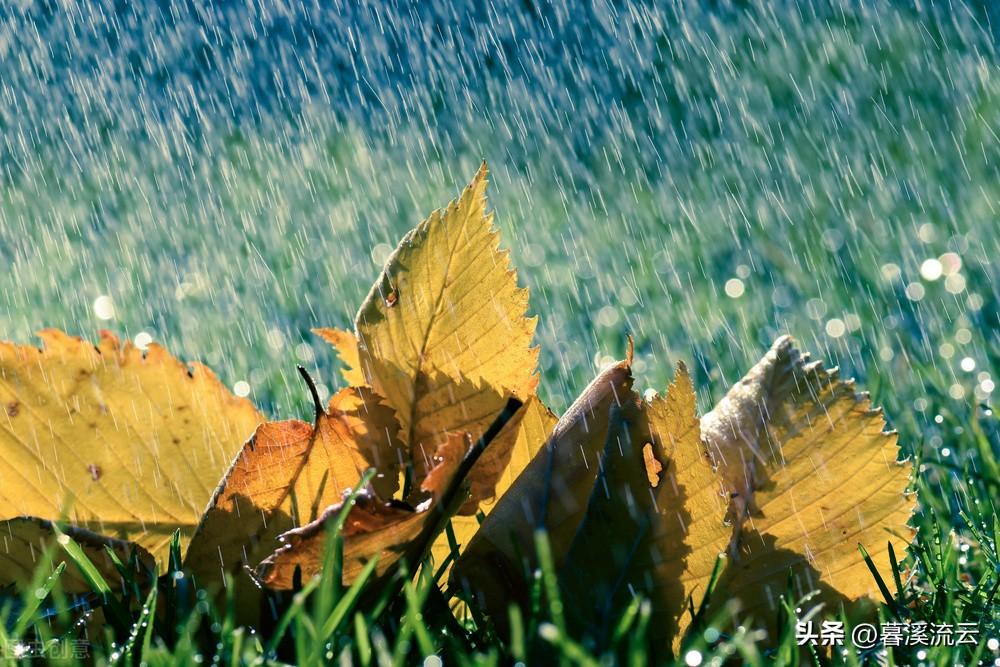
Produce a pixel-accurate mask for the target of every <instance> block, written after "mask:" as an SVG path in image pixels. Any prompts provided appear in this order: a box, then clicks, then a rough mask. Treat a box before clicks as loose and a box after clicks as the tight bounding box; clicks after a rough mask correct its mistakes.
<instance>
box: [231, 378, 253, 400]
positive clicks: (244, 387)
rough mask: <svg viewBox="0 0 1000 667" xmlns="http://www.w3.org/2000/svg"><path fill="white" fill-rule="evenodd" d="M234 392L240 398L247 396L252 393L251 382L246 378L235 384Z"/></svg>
mask: <svg viewBox="0 0 1000 667" xmlns="http://www.w3.org/2000/svg"><path fill="white" fill-rule="evenodd" d="M233 393H234V394H236V395H237V396H239V397H240V398H246V397H247V396H249V395H250V383H249V382H247V381H246V380H240V381H239V382H237V383H236V384H234V385H233Z"/></svg>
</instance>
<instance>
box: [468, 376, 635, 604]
mask: <svg viewBox="0 0 1000 667" xmlns="http://www.w3.org/2000/svg"><path fill="white" fill-rule="evenodd" d="M631 387H632V374H631V371H630V370H629V363H628V362H627V361H623V362H620V363H618V364H615V365H614V366H611V367H609V368H607V369H605V370H604V371H602V372H601V373H600V374H599V375H598V376H597V377H596V378H595V379H594V380H593V381H592V382H591V383H590V384H589V385H588V386H587V388H586V389H584V391H583V392H582V393H581V394H580V396H579V397H578V398H577V399H576V401H574V403H573V405H571V406H570V408H569V409H568V410H567V411H566V413H565V414H564V415H563V416H562V417H561V418H560V419H559V421H558V422H557V424H556V425H555V428H554V429H553V431H552V433H551V435H550V436H549V438H548V440H547V441H546V443H545V445H544V446H543V447H542V448H541V449H540V450H539V451H538V452H537V454H536V455H535V456H534V458H533V459H532V460H531V462H530V463H529V464H528V466H527V467H526V468H525V469H524V471H523V472H522V473H521V474H520V475H519V476H518V477H517V479H516V480H515V481H514V483H513V484H512V485H511V486H510V487H509V489H508V490H507V492H506V493H505V494H504V495H503V496H501V497H500V498H499V500H498V501H497V503H496V505H495V506H494V507H493V509H492V511H491V512H490V514H489V515H488V516H487V517H486V520H485V521H484V522H483V524H482V526H481V527H480V529H479V531H478V532H477V533H476V534H475V536H474V537H473V538H472V540H471V542H470V543H469V545H468V547H467V548H466V549H465V551H464V553H463V554H462V556H461V557H460V558H459V560H458V562H457V563H456V565H455V569H454V570H453V571H452V575H451V585H452V586H454V587H459V588H463V589H465V590H467V591H468V592H469V593H471V594H472V595H473V596H474V597H475V598H476V599H477V600H478V601H479V603H480V604H481V605H482V606H484V607H485V608H486V609H487V610H488V611H489V612H490V613H491V615H492V616H493V617H494V620H499V621H500V622H502V619H504V618H506V613H507V605H508V604H509V603H510V602H511V601H519V602H522V603H526V600H527V595H528V589H529V583H528V581H527V580H526V578H525V573H526V572H532V571H533V570H534V569H535V568H536V567H537V565H538V563H537V559H536V555H535V549H534V531H535V529H536V528H538V527H544V528H546V529H547V531H548V533H549V540H550V542H551V544H552V549H553V553H554V554H555V555H556V556H557V559H559V562H558V563H557V565H558V564H561V558H560V557H561V556H564V555H565V552H566V550H567V549H568V547H569V544H570V542H571V541H572V539H573V535H574V533H575V532H576V527H577V525H578V524H579V522H580V520H581V518H582V517H583V513H584V511H585V510H586V506H587V498H588V496H589V495H590V491H591V488H592V487H593V484H594V480H595V478H596V476H597V470H598V465H597V463H598V461H599V459H600V456H601V451H602V450H603V446H604V437H605V434H606V432H607V420H608V410H609V408H610V406H611V405H613V404H618V405H620V404H622V402H623V401H626V400H628V397H629V396H630V392H631Z"/></svg>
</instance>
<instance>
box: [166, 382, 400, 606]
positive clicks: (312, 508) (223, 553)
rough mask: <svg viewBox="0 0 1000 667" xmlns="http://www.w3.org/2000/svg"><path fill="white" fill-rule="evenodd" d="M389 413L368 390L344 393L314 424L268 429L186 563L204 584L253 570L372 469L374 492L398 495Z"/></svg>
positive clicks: (243, 457)
mask: <svg viewBox="0 0 1000 667" xmlns="http://www.w3.org/2000/svg"><path fill="white" fill-rule="evenodd" d="M398 431H399V425H398V424H397V422H396V420H395V416H394V414H393V411H392V409H391V408H390V407H388V406H387V405H385V404H384V403H382V402H381V400H380V399H379V397H377V396H376V395H375V394H374V393H373V392H372V390H371V389H370V388H368V387H349V388H346V389H342V390H340V391H339V392H337V393H336V394H334V396H333V397H332V398H331V399H330V402H329V405H328V407H327V408H326V410H319V414H318V416H317V420H316V423H315V424H307V423H305V422H302V421H298V420H292V421H283V422H267V423H264V424H261V425H260V426H259V427H258V429H257V431H256V433H254V435H253V437H252V438H251V439H250V440H249V441H248V442H247V443H246V445H245V446H244V447H243V451H242V452H240V455H239V457H238V458H237V459H236V461H235V462H234V463H233V465H232V467H231V468H230V470H229V472H228V473H226V476H225V478H224V479H223V481H222V483H221V484H220V485H219V488H218V490H217V492H216V494H215V496H214V497H213V498H212V502H211V504H210V506H209V509H208V510H207V511H206V513H205V516H204V519H203V521H202V524H201V526H199V529H198V532H197V534H196V536H195V538H194V540H193V541H192V543H191V548H190V549H189V550H188V554H187V557H186V559H185V562H186V564H187V566H188V567H189V568H190V569H191V570H192V571H193V572H194V573H195V576H196V577H197V579H198V582H199V585H201V586H203V587H208V588H212V587H217V586H218V584H219V583H220V582H221V581H222V578H223V576H224V574H225V573H226V572H228V573H230V574H234V575H235V574H238V573H240V572H241V571H243V570H244V568H245V567H254V566H256V565H257V564H258V563H260V562H261V561H262V560H263V559H264V558H265V557H266V556H267V555H269V554H270V553H272V552H273V551H274V550H275V549H277V548H278V547H279V543H278V536H279V535H280V534H281V533H283V532H286V531H288V530H291V529H293V528H294V527H295V526H296V525H297V524H299V523H303V524H304V523H308V522H312V521H315V520H317V517H320V516H322V514H323V513H324V511H325V510H326V509H327V508H328V507H329V506H331V505H335V504H338V503H340V502H341V500H343V498H344V494H345V493H346V492H349V491H350V490H351V489H353V488H354V487H355V486H356V485H357V484H358V482H359V481H360V480H361V478H362V476H363V475H364V473H365V472H366V471H367V470H368V469H369V468H375V469H376V470H378V471H379V473H378V475H377V476H376V477H375V478H374V479H373V480H372V482H371V485H372V487H373V492H374V493H377V494H379V495H381V497H383V498H392V496H393V494H394V493H395V492H396V490H397V489H398V488H399V472H400V469H401V460H402V457H403V448H402V445H401V444H400V442H399V440H398Z"/></svg>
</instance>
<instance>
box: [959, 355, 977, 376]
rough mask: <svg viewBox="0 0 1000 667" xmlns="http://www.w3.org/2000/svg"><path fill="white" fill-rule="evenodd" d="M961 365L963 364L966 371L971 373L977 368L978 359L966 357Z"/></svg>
mask: <svg viewBox="0 0 1000 667" xmlns="http://www.w3.org/2000/svg"><path fill="white" fill-rule="evenodd" d="M959 366H961V368H962V370H963V371H965V372H966V373H971V372H972V371H974V370H976V360H975V359H973V358H972V357H965V358H963V359H962V361H961V362H960V363H959Z"/></svg>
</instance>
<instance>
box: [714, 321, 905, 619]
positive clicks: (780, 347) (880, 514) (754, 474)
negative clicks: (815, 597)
mask: <svg viewBox="0 0 1000 667" xmlns="http://www.w3.org/2000/svg"><path fill="white" fill-rule="evenodd" d="M884 428H885V422H884V420H883V417H882V413H881V410H877V409H872V408H871V406H870V401H869V399H868V396H867V394H858V393H856V392H855V391H854V383H853V382H852V381H848V382H845V381H842V380H840V379H839V377H838V373H837V371H836V370H835V369H834V370H826V369H824V368H823V365H822V363H821V362H810V361H809V360H808V355H803V354H800V353H799V351H798V350H796V349H795V346H794V342H793V341H792V339H791V338H789V337H787V336H786V337H782V338H780V339H778V340H777V341H776V342H775V343H774V345H773V346H772V348H771V350H770V351H769V352H768V353H767V355H766V356H765V357H764V358H763V359H762V360H761V361H760V362H759V363H758V364H757V365H756V366H754V368H753V369H751V371H750V372H749V373H748V374H747V376H746V377H745V378H744V379H743V380H742V381H741V382H739V383H737V384H736V385H735V386H734V387H733V388H732V389H731V390H730V392H729V393H728V394H727V395H726V397H725V398H724V399H723V400H722V401H721V402H720V403H719V405H718V406H716V408H715V409H714V410H713V411H712V412H711V413H709V414H707V415H705V417H704V418H703V419H702V432H703V437H704V439H705V442H706V444H707V446H708V449H709V452H710V454H711V455H712V457H713V459H714V460H715V462H716V463H717V465H718V468H719V471H720V472H721V473H722V474H723V480H724V483H725V485H726V488H727V491H729V492H730V493H731V494H733V503H732V505H731V507H730V509H729V516H730V518H731V519H734V526H733V529H732V531H731V532H730V533H729V534H727V539H726V542H727V543H728V550H729V552H730V554H731V556H732V560H733V562H731V563H730V564H729V567H728V570H727V571H726V572H725V573H724V576H723V584H722V586H720V588H724V589H725V595H726V596H727V597H734V598H737V599H739V600H740V601H741V602H742V603H743V609H744V611H745V613H752V614H755V615H756V616H757V617H758V618H768V617H773V613H772V612H773V610H774V609H775V607H776V605H777V598H778V595H780V594H782V593H784V591H785V589H786V581H787V573H788V571H789V569H791V570H792V571H793V573H794V574H795V577H794V579H793V581H794V582H795V586H796V589H797V592H798V593H804V592H806V591H809V590H812V589H816V588H818V589H820V591H821V593H822V596H821V599H822V600H823V601H825V602H826V603H827V605H828V607H831V606H835V605H836V603H837V602H841V601H854V600H857V599H859V598H861V597H863V596H871V595H876V594H877V587H876V583H875V580H874V578H873V577H872V575H871V573H870V572H869V570H868V567H867V565H866V564H865V562H864V561H863V560H862V559H861V557H860V555H859V553H858V548H857V545H858V544H859V543H860V544H863V545H864V546H865V547H866V548H867V549H868V551H869V553H870V554H871V556H872V559H873V560H874V562H875V565H876V566H877V567H878V569H879V571H880V572H882V573H883V574H885V575H887V574H888V573H889V572H890V565H889V556H888V544H889V543H892V545H893V548H894V549H895V551H896V554H897V556H898V557H900V558H902V556H903V552H904V551H905V549H906V547H907V546H908V544H909V542H910V536H911V534H912V530H911V529H910V528H909V527H908V526H907V522H908V520H909V518H910V515H911V514H912V512H913V509H914V507H915V503H916V499H915V497H914V496H913V495H910V496H907V495H905V494H904V491H905V489H906V487H907V485H908V481H909V478H910V474H911V472H912V470H911V468H912V466H911V465H910V464H909V463H900V462H898V461H897V458H898V456H899V446H898V444H897V442H896V435H895V433H886V432H884V430H883V429H884ZM712 542H713V544H714V545H715V547H714V548H717V547H718V545H719V540H718V539H717V538H716V539H714V540H712ZM702 571H704V568H702ZM702 580H704V579H702Z"/></svg>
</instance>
